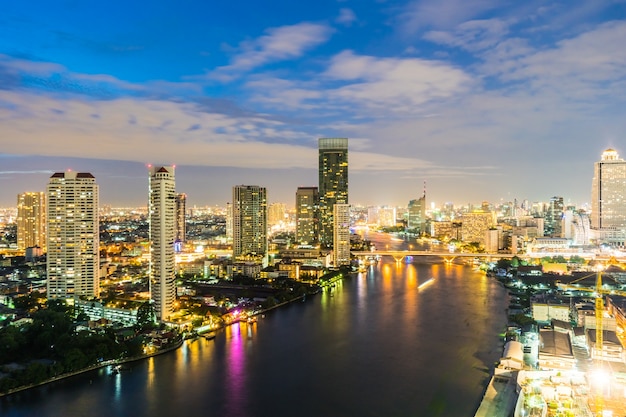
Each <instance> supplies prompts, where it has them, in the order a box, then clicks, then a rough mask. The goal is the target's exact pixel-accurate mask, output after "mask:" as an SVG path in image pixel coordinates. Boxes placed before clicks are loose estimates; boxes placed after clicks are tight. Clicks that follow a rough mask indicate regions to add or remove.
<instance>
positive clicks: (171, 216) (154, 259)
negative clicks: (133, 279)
mask: <svg viewBox="0 0 626 417" xmlns="http://www.w3.org/2000/svg"><path fill="white" fill-rule="evenodd" d="M176 202H177V198H176V181H175V175H174V167H173V166H151V167H150V169H149V214H148V216H149V218H148V219H149V220H148V221H149V223H150V298H151V299H152V300H153V301H154V310H155V313H156V317H157V319H158V320H160V321H166V320H168V319H169V317H170V315H171V314H172V312H173V311H174V302H175V301H176V282H175V255H174V243H175V241H176V232H177V229H176V223H177V216H176Z"/></svg>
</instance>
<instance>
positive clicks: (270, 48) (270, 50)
mask: <svg viewBox="0 0 626 417" xmlns="http://www.w3.org/2000/svg"><path fill="white" fill-rule="evenodd" d="M332 32H333V29H332V28H330V27H329V26H327V25H322V24H315V23H307V22H304V23H298V24H296V25H291V26H281V27H277V28H271V29H268V30H267V31H266V35H263V36H261V37H259V38H257V39H255V40H252V41H246V42H242V43H241V44H240V45H239V51H240V52H239V53H238V54H236V55H235V56H234V57H233V58H232V60H231V63H230V64H229V65H226V66H222V67H218V68H217V69H216V70H215V71H213V72H211V73H209V76H210V77H212V78H217V79H220V80H223V81H228V80H231V79H233V78H236V77H237V76H239V75H241V74H242V73H244V72H247V71H250V70H252V69H254V68H258V67H260V66H263V65H265V64H268V63H271V62H276V61H284V60H288V59H295V58H298V57H300V56H302V55H303V54H304V52H305V51H308V50H309V49H311V48H313V47H315V46H317V45H319V44H321V43H324V42H326V41H327V40H328V38H330V36H331V34H332Z"/></svg>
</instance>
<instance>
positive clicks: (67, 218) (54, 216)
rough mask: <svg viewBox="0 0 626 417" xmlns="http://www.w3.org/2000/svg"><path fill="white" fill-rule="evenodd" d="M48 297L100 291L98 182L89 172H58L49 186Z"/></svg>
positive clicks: (98, 292) (73, 296) (63, 296)
mask: <svg viewBox="0 0 626 417" xmlns="http://www.w3.org/2000/svg"><path fill="white" fill-rule="evenodd" d="M46 194H47V199H48V204H47V215H46V218H47V244H46V246H47V249H48V255H47V273H48V283H47V287H48V288H47V290H48V299H55V298H57V299H66V298H78V297H87V298H91V297H98V296H99V295H100V275H99V272H100V253H99V250H100V247H99V242H100V241H99V230H98V229H99V219H98V185H97V184H96V179H95V178H94V176H93V175H91V174H90V173H87V172H72V171H68V172H57V173H55V174H53V175H52V177H50V182H49V183H48V187H47V191H46Z"/></svg>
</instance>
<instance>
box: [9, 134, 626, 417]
mask: <svg viewBox="0 0 626 417" xmlns="http://www.w3.org/2000/svg"><path fill="white" fill-rule="evenodd" d="M318 145H319V181H318V184H317V186H314V185H310V186H302V187H298V188H297V189H296V190H294V201H293V202H291V203H286V202H285V203H273V204H268V190H267V189H266V188H265V187H263V186H261V185H233V187H232V199H231V200H230V201H229V203H228V204H227V205H226V206H224V207H188V206H187V197H188V196H187V195H186V194H185V193H180V192H178V191H177V190H176V181H175V167H174V166H150V167H149V168H148V175H147V180H148V190H149V192H148V193H147V195H146V206H145V207H140V208H113V207H110V206H107V205H106V204H101V202H100V201H99V186H98V184H97V178H95V177H94V176H93V175H92V174H91V173H87V172H73V171H65V172H56V173H54V174H53V175H52V176H51V177H50V178H49V180H48V184H47V186H46V189H45V191H37V190H29V191H27V190H25V191H24V192H23V193H21V194H19V195H18V196H17V204H16V207H10V208H4V209H2V210H0V233H1V235H0V238H1V240H0V254H1V258H0V308H1V310H0V319H1V320H2V321H1V325H2V326H3V328H5V329H8V328H11V327H20V326H28V325H30V324H32V323H33V318H34V317H35V315H36V314H37V312H38V311H41V310H45V306H46V305H48V308H51V307H50V305H53V306H56V307H55V308H59V306H61V308H62V311H64V312H65V313H68V314H69V317H70V318H71V319H72V321H73V322H74V323H75V325H78V326H82V327H81V328H84V329H85V330H90V331H95V330H94V329H97V328H98V327H99V326H106V327H110V328H114V329H116V332H117V333H116V334H115V337H117V338H119V337H121V336H120V335H121V334H122V333H120V332H124V329H129V328H132V329H134V330H133V331H134V333H133V334H134V336H135V337H137V336H138V335H139V334H142V335H143V338H142V342H141V346H140V349H138V350H136V351H133V352H132V354H133V355H150V354H153V353H155V352H158V351H159V350H161V349H169V348H175V347H176V346H177V344H178V343H181V342H182V340H183V339H184V338H187V337H197V336H198V335H199V334H202V333H203V332H204V333H205V332H211V331H215V330H216V329H218V328H220V327H222V326H225V325H229V324H230V323H233V322H236V321H240V320H254V317H255V315H256V314H258V313H259V312H261V311H266V310H267V309H268V308H273V307H274V306H276V305H280V304H281V303H284V302H289V301H293V300H294V299H299V298H301V297H306V295H307V294H314V293H315V292H316V291H319V290H320V289H321V288H323V287H324V286H326V285H329V284H330V283H332V282H334V281H335V280H337V279H341V278H342V277H343V276H345V275H346V274H350V273H356V272H358V271H360V270H363V269H364V268H366V267H367V265H368V264H371V263H376V262H379V261H380V259H381V257H383V256H392V257H393V258H394V259H395V261H396V262H406V261H407V259H410V260H412V259H413V258H414V257H417V256H425V257H429V258H430V259H433V258H434V259H437V260H439V261H441V260H443V261H445V262H455V260H456V258H458V260H460V261H463V260H465V261H467V260H469V263H470V264H473V265H475V266H476V267H480V268H482V269H483V270H485V272H486V273H487V274H488V275H490V276H493V277H495V278H497V279H499V280H501V281H502V282H503V284H504V285H506V286H507V287H508V288H511V289H512V291H513V292H512V293H511V294H512V304H511V308H510V310H509V315H510V318H511V322H512V323H517V325H518V327H510V328H509V332H508V333H507V344H506V345H505V351H504V352H503V355H502V361H501V362H500V365H499V366H498V367H497V369H496V371H495V376H494V378H493V379H492V382H491V384H490V388H491V389H493V390H495V391H498V390H500V391H502V392H507V390H509V391H510V387H511V386H512V385H511V384H513V385H515V381H517V384H518V385H519V386H520V387H522V388H523V387H525V386H527V385H528V384H529V383H528V381H529V380H534V379H538V380H542V381H543V379H544V378H545V375H546V374H541V373H537V374H535V373H533V372H539V371H550V372H552V373H549V374H547V375H548V377H552V376H554V375H555V374H554V371H555V370H557V371H558V372H565V371H568V372H569V371H570V370H572V369H576V366H577V365H576V359H577V358H576V357H575V355H574V350H575V349H573V348H572V346H574V345H576V346H580V347H581V348H584V349H585V351H586V352H588V357H587V359H588V360H595V361H597V363H598V364H602V363H605V362H609V363H611V364H613V368H612V369H613V371H612V372H613V373H612V374H611V375H612V376H610V377H609V376H607V377H606V378H608V380H610V381H611V384H613V385H612V386H618V387H622V388H623V386H624V381H623V377H620V376H619V375H624V374H622V373H621V372H623V371H624V370H626V353H625V350H624V346H625V344H626V334H625V333H624V331H625V329H626V298H625V297H624V295H626V291H625V290H626V272H624V269H623V268H621V262H623V261H626V200H625V199H624V197H623V196H624V193H625V192H626V161H625V160H624V159H622V158H620V157H619V154H618V152H617V151H616V150H613V149H607V150H606V151H605V152H603V154H602V155H601V157H600V160H599V161H598V162H596V163H595V165H594V177H593V178H592V187H591V190H590V191H591V207H575V206H570V205H566V204H565V200H564V198H563V197H562V196H554V197H552V198H550V199H549V201H545V202H529V201H526V200H522V201H518V200H512V201H507V202H499V203H496V204H494V203H490V202H482V203H480V204H477V205H466V206H462V207H455V206H454V205H453V204H451V203H446V204H444V205H443V206H440V207H434V206H433V205H430V206H429V203H428V195H427V193H426V187H424V190H423V192H422V193H421V195H414V196H411V197H410V198H408V201H407V205H406V206H405V207H390V206H376V207H360V206H355V205H351V204H350V203H349V198H348V195H349V193H348V168H349V162H348V145H349V140H348V139H347V138H320V139H319V144H318ZM367 233H386V234H391V235H392V236H394V237H396V238H397V239H403V240H410V241H411V242H414V243H411V244H410V245H409V250H408V251H405V252H406V253H403V252H398V251H393V250H389V248H388V247H385V248H383V247H376V245H374V244H373V243H372V242H371V241H370V240H368V238H367ZM465 261H464V262H465ZM601 274H604V275H607V276H609V277H611V278H612V281H611V282H608V281H604V282H603V281H602V280H601ZM261 284H262V285H261ZM581 284H582V285H583V286H580V285H581ZM542 285H543V287H542ZM250 288H253V289H252V290H251V289H250ZM531 292H532V296H531V297H529V295H531ZM605 299H606V301H605ZM51 303H52V304H51ZM590 303H591V304H590ZM605 303H606V305H607V306H608V308H605ZM590 306H591V307H592V308H591V309H590V310H589V307H590ZM589 311H591V313H590V314H589ZM585 312H587V313H585ZM35 320H37V319H36V318H35ZM555 321H556V324H555ZM563 323H568V324H563ZM529 324H532V325H533V326H534V327H533V326H530V327H529V326H528V325H529ZM538 326H544V328H543V329H542V330H539V327H538ZM548 326H551V327H550V332H552V333H550V336H548V333H546V332H547V328H548ZM575 329H579V330H575ZM148 332H150V333H148ZM577 332H578V333H577ZM147 334H150V337H147V336H146V335H147ZM562 335H567V336H562ZM548 337H549V338H551V339H550V340H551V341H552V342H550V343H551V344H550V343H548V342H546V340H547V338H548ZM577 337H578V339H577ZM545 346H551V347H550V349H552V351H551V352H548V353H546V351H545V349H544V347H545ZM2 349H3V348H2V346H0V352H2ZM14 349H17V348H14ZM130 350H131V349H130V348H128V351H127V352H126V353H125V355H127V356H132V355H131V353H130ZM546 355H548V356H550V355H551V356H550V359H546ZM4 357H6V358H7V360H11V359H12V360H15V361H18V360H19V359H22V360H24V358H23V357H21V356H20V355H19V354H18V352H17V351H11V350H10V349H9V351H7V352H5V355H4ZM81 363H82V365H81V366H82V367H88V366H93V365H94V363H93V359H92V358H87V357H85V358H84V359H83V360H82V362H81ZM1 367H2V363H0V369H2V368H1ZM79 368H80V367H79ZM14 369H17V371H11V372H9V371H6V370H5V371H3V372H2V373H0V388H1V389H0V391H4V392H10V391H11V390H14V389H17V388H19V387H20V386H24V385H28V384H31V383H38V382H41V381H44V380H46V378H49V377H50V376H51V375H52V374H50V372H52V371H49V370H45V371H41V374H40V375H39V376H38V377H36V378H35V379H33V380H24V381H22V383H21V384H20V383H18V382H15V381H16V378H14V374H16V372H17V373H19V372H20V370H24V369H26V368H24V369H22V368H20V367H19V366H17V368H14ZM50 369H51V368H50ZM603 369H604V368H603ZM616 369H617V371H615V370H616ZM68 371H76V369H73V368H72V367H69V368H68V367H66V368H65V369H61V370H60V372H61V373H63V372H68ZM56 372H57V373H58V372H59V370H57V371H56ZM524 372H525V373H524ZM589 372H592V371H591V370H589ZM57 373H54V374H53V375H57ZM518 373H519V375H520V376H519V377H518ZM620 378H622V379H620ZM17 379H19V378H17ZM9 381H13V382H9ZM512 381H513V382H512ZM520 381H521V382H520ZM541 383H544V382H541ZM498 384H504V385H503V386H501V387H498ZM572 384H573V383H571V381H570V385H572ZM528 386H530V385H528ZM572 386H573V385H572ZM520 389H521V388H520ZM569 389H570V390H573V389H575V388H572V387H571V386H570V388H569ZM495 391H494V392H495ZM514 391H515V390H514ZM518 391H519V390H518ZM522 391H523V389H522ZM533 392H534V391H532V390H531V391H528V392H527V394H528V397H525V396H524V395H519V396H518V395H513V394H511V393H509V394H507V395H510V397H509V398H508V399H506V400H505V401H504V403H506V404H509V406H508V407H509V408H510V410H509V411H513V409H514V410H517V411H516V413H518V414H515V415H520V416H522V415H523V416H527V415H545V414H536V413H538V412H539V411H538V410H539V409H540V408H542V407H544V406H545V407H548V405H547V404H550V407H552V404H556V405H554V407H556V408H558V409H559V410H563V413H564V414H552V415H583V414H576V413H573V411H571V410H573V406H572V405H571V404H570V405H569V408H568V406H567V404H566V402H563V401H562V402H559V401H557V400H556V399H555V400H552V402H551V401H550V400H549V399H545V398H544V400H543V403H542V404H543V405H541V406H539V405H536V404H532V403H531V402H530V400H529V398H531V396H532V393H533ZM608 392H609V391H608V390H607V394H606V397H607V399H606V405H607V409H608V406H609V404H610V400H609V398H608V397H610V395H609V393H608ZM613 392H616V391H615V389H613ZM622 392H624V391H622ZM490 393H491V394H490ZM490 395H493V396H494V397H493V398H490ZM543 397H549V395H547V394H545V393H544V394H543ZM604 397H605V394H604V393H603V392H601V393H600V394H598V393H597V392H596V394H595V395H594V396H593V397H590V400H589V402H588V403H589V404H591V405H588V407H591V408H595V409H596V410H600V409H603V408H604V404H605V402H604V401H605V398H604ZM554 398H557V396H554ZM501 401H502V400H501V399H498V398H497V395H496V394H494V393H492V392H491V391H490V390H489V389H488V390H487V393H486V394H485V400H484V401H483V405H481V409H479V414H477V415H481V414H480V413H481V411H480V410H491V411H482V412H483V413H484V414H482V415H500V414H497V413H496V414H494V412H493V409H492V408H491V407H496V406H495V405H493V404H496V403H499V402H501ZM520 404H521V405H520ZM579 407H582V406H580V405H579ZM617 408H619V407H617ZM617 408H615V409H617ZM567 410H570V414H567V412H568V411H567ZM572 413H573V414H572ZM502 415H511V414H502ZM602 415H610V414H607V413H605V414H602ZM615 415H617V414H615ZM620 415H621V414H620Z"/></svg>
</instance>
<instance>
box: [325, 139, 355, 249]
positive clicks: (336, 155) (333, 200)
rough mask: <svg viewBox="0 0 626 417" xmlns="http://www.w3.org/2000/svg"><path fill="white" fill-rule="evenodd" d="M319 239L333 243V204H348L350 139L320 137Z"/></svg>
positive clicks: (326, 242)
mask: <svg viewBox="0 0 626 417" xmlns="http://www.w3.org/2000/svg"><path fill="white" fill-rule="evenodd" d="M318 145H319V184H318V185H319V213H320V223H319V227H320V229H319V241H320V243H321V244H322V246H326V247H330V246H331V245H332V244H333V226H334V221H333V210H334V209H333V206H334V205H335V204H348V139H347V138H320V139H319V142H318Z"/></svg>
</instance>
